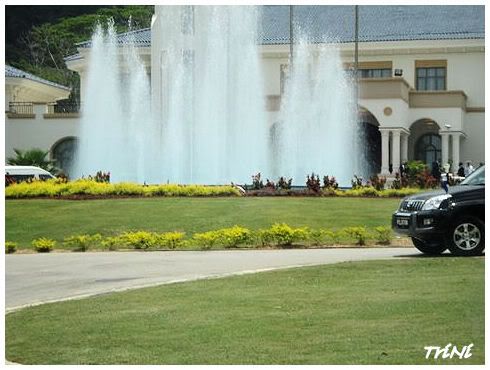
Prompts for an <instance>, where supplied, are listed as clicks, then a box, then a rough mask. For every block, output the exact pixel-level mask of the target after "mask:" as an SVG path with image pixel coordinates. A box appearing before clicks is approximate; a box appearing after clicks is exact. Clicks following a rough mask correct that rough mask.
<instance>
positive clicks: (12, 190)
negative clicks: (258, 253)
mask: <svg viewBox="0 0 490 370" xmlns="http://www.w3.org/2000/svg"><path fill="white" fill-rule="evenodd" d="M73 195H87V196H94V195H95V196H167V197H174V196H182V197H201V196H202V197H210V196H239V195H240V192H239V191H238V190H237V189H236V188H234V187H232V186H226V185H224V186H205V185H175V184H161V185H149V186H145V185H140V184H135V183H127V182H122V183H117V184H110V183H105V182H97V181H94V180H88V179H80V180H76V181H70V182H64V181H58V180H48V181H32V182H31V183H27V182H23V183H19V184H12V185H10V186H8V187H7V188H6V189H5V197H6V198H30V197H64V196H73Z"/></svg>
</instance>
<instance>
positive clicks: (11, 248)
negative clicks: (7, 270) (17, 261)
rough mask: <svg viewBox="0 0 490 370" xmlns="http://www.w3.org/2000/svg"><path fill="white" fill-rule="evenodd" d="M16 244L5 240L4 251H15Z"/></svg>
mask: <svg viewBox="0 0 490 370" xmlns="http://www.w3.org/2000/svg"><path fill="white" fill-rule="evenodd" d="M17 246H18V245H17V243H15V242H8V241H6V242H5V253H8V254H11V253H15V251H16V250H17Z"/></svg>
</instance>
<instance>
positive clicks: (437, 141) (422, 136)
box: [408, 118, 442, 167]
mask: <svg viewBox="0 0 490 370" xmlns="http://www.w3.org/2000/svg"><path fill="white" fill-rule="evenodd" d="M439 129H440V128H439V125H438V124H437V123H436V122H435V121H434V120H432V119H429V118H423V119H419V120H417V121H415V122H414V123H413V124H412V125H411V126H410V139H409V142H408V145H409V158H412V159H414V160H418V161H422V162H423V163H425V164H427V165H428V166H429V167H432V163H434V162H436V161H437V162H439V163H441V160H442V154H441V146H442V145H441V136H440V135H439Z"/></svg>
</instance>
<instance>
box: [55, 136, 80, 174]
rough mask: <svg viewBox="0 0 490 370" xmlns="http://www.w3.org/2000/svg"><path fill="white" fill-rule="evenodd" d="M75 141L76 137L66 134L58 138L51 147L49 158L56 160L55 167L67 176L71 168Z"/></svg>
mask: <svg viewBox="0 0 490 370" xmlns="http://www.w3.org/2000/svg"><path fill="white" fill-rule="evenodd" d="M76 142H77V139H76V137H73V136H68V137H64V138H62V139H60V140H58V141H57V142H56V143H54V144H53V146H52V147H51V159H53V160H54V161H55V162H56V163H55V165H56V167H58V168H59V169H61V170H62V171H63V172H64V173H65V174H66V175H68V176H70V171H71V170H72V165H73V160H74V156H75V147H76Z"/></svg>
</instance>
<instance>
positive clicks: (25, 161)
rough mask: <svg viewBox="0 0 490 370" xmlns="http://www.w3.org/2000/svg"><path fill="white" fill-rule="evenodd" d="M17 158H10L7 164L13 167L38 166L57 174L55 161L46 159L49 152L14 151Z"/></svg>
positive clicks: (33, 150) (37, 150)
mask: <svg viewBox="0 0 490 370" xmlns="http://www.w3.org/2000/svg"><path fill="white" fill-rule="evenodd" d="M14 152H15V157H8V158H7V164H9V165H12V166H36V167H41V168H43V169H45V170H46V171H48V172H51V173H55V172H57V171H58V169H57V168H56V167H55V165H54V163H55V161H51V160H49V159H46V157H47V155H48V154H49V152H45V151H44V150H41V149H37V148H34V149H30V150H25V151H22V150H20V149H14Z"/></svg>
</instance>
